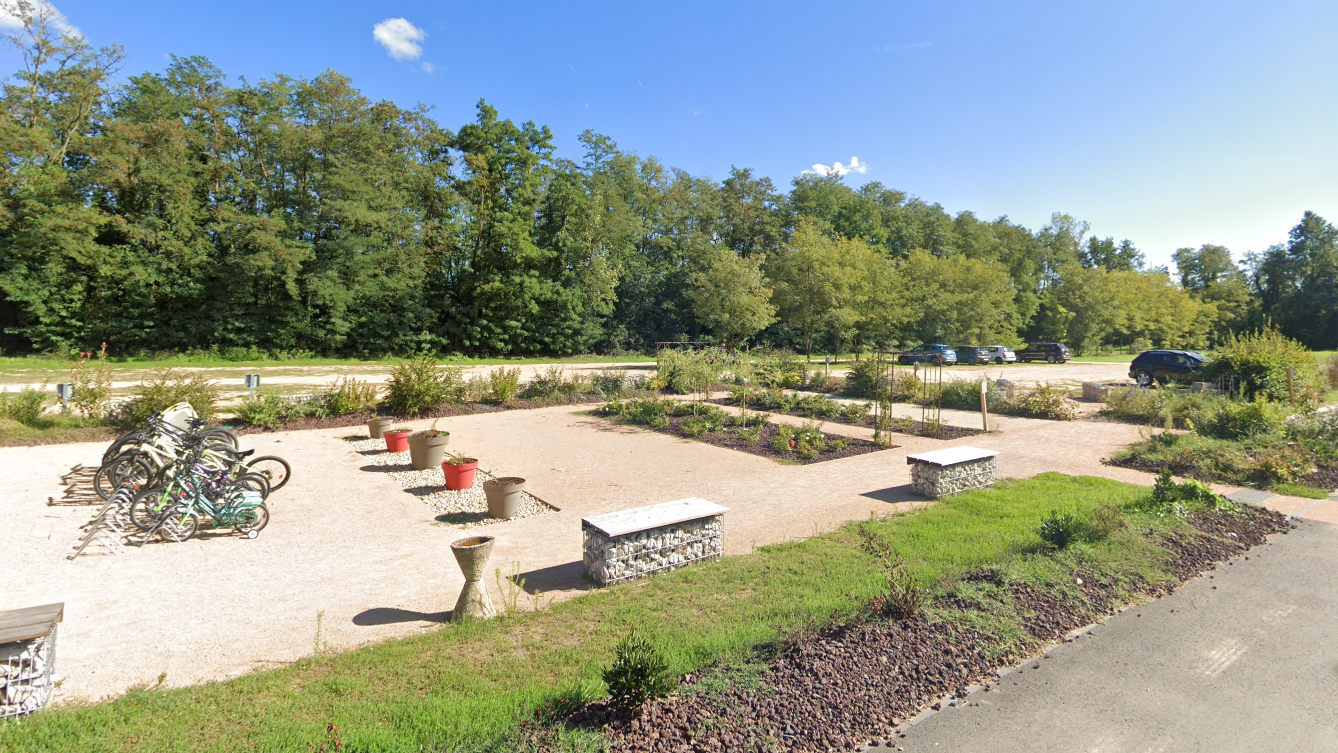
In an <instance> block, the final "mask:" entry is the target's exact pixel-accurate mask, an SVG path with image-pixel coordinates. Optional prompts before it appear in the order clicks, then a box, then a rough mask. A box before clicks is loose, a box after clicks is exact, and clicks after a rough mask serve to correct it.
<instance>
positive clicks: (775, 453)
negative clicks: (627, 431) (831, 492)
mask: <svg viewBox="0 0 1338 753" xmlns="http://www.w3.org/2000/svg"><path fill="white" fill-rule="evenodd" d="M593 415H596V416H599V417H600V418H606V419H610V420H616V417H612V416H608V415H603V414H601V413H599V412H595V413H594V414H593ZM686 418H690V417H689V416H669V417H668V424H667V425H664V426H651V425H649V424H631V423H630V422H623V423H629V425H633V426H639V427H640V428H643V429H649V430H651V431H657V432H659V433H661V434H669V435H672V436H675V437H682V438H683V439H695V440H696V441H698V442H705V443H706V444H711V445H715V446H716V447H726V448H729V449H731V450H739V451H740V452H747V453H750V454H753V455H761V456H762V457H764V458H771V459H772V460H789V461H793V462H796V463H800V464H802V465H809V464H811V463H821V462H824V461H827V460H837V459H840V458H848V457H853V456H855V455H864V454H866V453H870V452H878V451H879V450H890V449H892V448H894V447H896V445H893V444H885V445H876V444H874V443H873V442H870V441H868V440H864V439H851V438H849V437H840V438H839V439H842V440H846V443H845V446H844V447H842V448H841V449H839V450H824V451H822V452H819V453H818V454H817V456H816V457H812V458H804V457H801V456H800V455H799V454H798V453H796V452H794V451H793V450H792V451H790V452H781V451H779V450H776V449H775V448H774V447H772V446H771V442H772V440H773V439H774V438H775V436H776V434H777V433H778V432H780V431H781V429H780V427H779V426H777V425H776V424H763V425H762V426H761V427H758V428H759V437H758V439H757V441H751V440H750V439H748V438H747V437H744V436H740V434H739V427H734V426H726V427H725V428H724V429H721V430H720V431H713V432H708V433H706V434H701V435H699V436H693V435H692V434H691V433H689V432H686V431H684V430H683V421H684V419H686Z"/></svg>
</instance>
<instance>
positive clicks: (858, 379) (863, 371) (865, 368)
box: [846, 358, 890, 398]
mask: <svg viewBox="0 0 1338 753" xmlns="http://www.w3.org/2000/svg"><path fill="white" fill-rule="evenodd" d="M883 369H884V371H883V383H882V385H881V387H882V388H883V389H886V388H887V384H888V383H887V379H888V372H889V371H890V369H888V367H887V364H883ZM877 381H878V361H877V360H875V359H872V358H871V359H868V360H864V361H857V362H856V363H855V365H854V366H851V367H850V371H848V372H846V384H847V388H846V389H847V390H848V391H849V392H850V394H852V395H854V396H855V397H867V398H873V397H878V395H876V394H875V392H876V391H877V389H876V388H877V387H878V386H879V385H877Z"/></svg>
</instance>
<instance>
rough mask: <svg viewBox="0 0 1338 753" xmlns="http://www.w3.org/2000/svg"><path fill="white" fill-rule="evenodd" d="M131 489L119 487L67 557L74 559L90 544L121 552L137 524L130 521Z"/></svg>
mask: <svg viewBox="0 0 1338 753" xmlns="http://www.w3.org/2000/svg"><path fill="white" fill-rule="evenodd" d="M131 491H132V490H131V489H129V488H128V487H119V488H118V489H117V490H116V491H115V492H114V493H113V494H112V496H111V498H110V499H108V500H107V503H106V504H104V505H103V506H102V507H101V508H100V509H99V510H98V511H97V513H96V514H95V515H94V516H93V520H91V521H90V522H89V524H88V532H87V533H85V534H84V536H83V538H82V539H80V541H79V544H78V546H76V547H75V550H74V553H73V554H71V555H70V556H69V557H67V558H66V559H74V558H75V557H78V556H79V555H81V554H83V553H84V552H85V551H86V550H87V549H88V548H89V547H90V546H92V545H94V544H98V545H100V546H102V547H103V548H105V549H106V550H107V551H109V552H111V553H112V554H120V553H121V551H122V550H123V549H125V545H126V544H130V543H134V542H133V541H131V536H132V533H130V532H132V531H134V530H135V526H134V524H133V523H131V522H130V499H131Z"/></svg>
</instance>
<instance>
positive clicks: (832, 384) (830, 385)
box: [804, 369, 846, 392]
mask: <svg viewBox="0 0 1338 753" xmlns="http://www.w3.org/2000/svg"><path fill="white" fill-rule="evenodd" d="M804 387H806V388H808V389H810V390H812V391H814V392H840V391H841V390H843V389H845V387H846V381H845V380H844V379H842V378H840V377H829V376H827V374H826V372H825V371H823V370H822V369H814V370H813V372H812V373H811V374H809V375H808V379H806V380H805V381H804Z"/></svg>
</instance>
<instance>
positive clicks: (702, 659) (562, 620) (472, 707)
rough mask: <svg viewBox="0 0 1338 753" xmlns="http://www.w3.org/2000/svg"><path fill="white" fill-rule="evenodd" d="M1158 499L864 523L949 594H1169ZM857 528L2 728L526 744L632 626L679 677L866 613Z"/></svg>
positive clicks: (15, 741)
mask: <svg viewBox="0 0 1338 753" xmlns="http://www.w3.org/2000/svg"><path fill="white" fill-rule="evenodd" d="M1147 493H1148V492H1147V490H1146V489H1144V488H1141V487H1137V486H1133V485H1130V484H1123V483H1119V482H1114V481H1109V480H1105V479H1098V478H1090V477H1080V478H1074V477H1068V476H1062V475H1059V474H1053V473H1050V474H1043V475H1041V476H1037V477H1035V478H1032V479H1028V480H1022V481H1005V482H1002V483H1000V484H999V485H997V486H996V487H994V488H993V489H990V490H983V491H977V492H970V493H966V494H962V495H958V496H956V497H953V498H951V499H949V500H946V501H943V502H940V503H938V504H936V505H934V506H932V507H929V508H927V509H925V510H923V511H920V512H916V513H913V514H907V515H899V516H894V517H889V518H886V519H883V520H879V521H876V522H870V523H867V524H865V525H869V526H871V528H872V530H874V531H875V532H876V533H878V534H879V535H880V536H881V537H883V538H884V539H885V540H886V541H888V542H889V544H890V545H891V547H892V548H893V549H895V551H896V552H897V553H899V554H900V555H901V556H903V557H904V558H905V559H906V560H907V561H908V562H909V563H910V567H911V568H912V570H913V571H914V573H915V575H916V576H917V577H918V578H919V580H920V582H921V583H923V584H926V585H927V587H928V588H929V589H930V590H931V592H933V594H935V595H942V594H944V593H946V592H947V591H949V590H952V589H956V588H959V587H962V588H968V589H970V588H979V587H980V586H979V585H978V584H967V583H961V584H959V583H957V582H956V578H957V577H958V576H960V575H962V574H964V573H966V572H968V571H971V570H974V569H977V568H981V567H986V566H997V567H1001V568H1004V569H1005V570H1006V571H1007V572H1008V573H1009V574H1010V577H1016V578H1022V579H1025V580H1027V581H1029V582H1031V583H1033V584H1034V585H1035V586H1037V587H1038V588H1043V589H1046V590H1048V591H1050V592H1063V591H1067V590H1071V589H1073V588H1074V586H1073V585H1072V576H1071V574H1072V573H1073V572H1074V571H1075V570H1077V569H1082V570H1084V571H1088V572H1096V573H1099V574H1100V575H1101V577H1103V578H1105V579H1106V580H1108V581H1113V582H1116V583H1120V582H1133V581H1135V580H1138V579H1143V580H1145V581H1149V582H1153V583H1157V582H1163V581H1167V580H1170V579H1171V578H1172V576H1171V575H1170V573H1169V571H1168V569H1167V567H1166V563H1167V560H1168V557H1169V552H1168V551H1167V550H1165V549H1163V548H1162V547H1160V546H1159V545H1158V541H1159V540H1160V538H1161V537H1162V535H1164V533H1166V532H1167V531H1168V530H1170V529H1172V528H1185V529H1186V530H1187V529H1188V527H1187V526H1186V525H1185V524H1184V523H1183V522H1181V521H1179V520H1178V519H1176V518H1174V517H1168V518H1162V517H1156V516H1153V515H1150V514H1147V513H1142V512H1139V511H1138V509H1137V508H1136V506H1135V505H1136V503H1137V502H1139V501H1140V500H1143V499H1144V498H1146V496H1147ZM1107 504H1110V505H1118V506H1122V507H1123V508H1124V510H1125V513H1124V514H1125V516H1126V517H1127V518H1128V520H1129V523H1130V525H1128V526H1127V527H1125V528H1123V529H1119V530H1117V531H1115V533H1114V534H1112V535H1111V536H1110V538H1108V539H1106V540H1103V541H1100V542H1098V543H1075V544H1073V545H1071V546H1069V547H1068V548H1067V549H1065V550H1062V551H1061V552H1059V553H1058V554H1054V553H1049V552H1048V551H1046V550H1045V548H1044V546H1043V544H1042V542H1041V540H1040V538H1039V536H1038V534H1037V528H1038V526H1039V524H1040V522H1041V520H1042V519H1043V518H1044V517H1045V516H1046V515H1047V514H1048V513H1050V512H1051V511H1052V510H1058V511H1060V512H1061V513H1074V514H1078V515H1083V514H1087V513H1090V512H1091V511H1092V510H1093V509H1094V508H1096V507H1097V506H1099V505H1107ZM858 525H860V524H851V525H847V526H844V527H842V528H840V529H838V530H837V531H835V532H832V533H829V534H825V535H822V536H818V537H815V538H812V539H808V540H805V541H800V542H794V543H787V544H782V545H776V546H768V547H763V548H762V549H760V550H758V551H757V552H755V553H753V554H750V555H746V556H740V557H729V558H726V559H724V560H722V561H720V562H716V563H706V564H701V565H697V566H694V567H691V568H687V569H685V570H680V571H677V572H674V573H669V574H666V575H663V576H659V577H656V578H652V579H650V580H647V581H640V582H636V583H632V584H626V585H622V586H618V587H614V588H610V589H607V590H601V591H596V592H592V593H590V594H587V595H584V596H581V597H578V598H574V599H570V600H568V601H565V602H561V603H558V604H555V605H554V606H552V607H551V608H549V609H545V610H542V611H539V612H522V613H516V614H512V615H509V616H507V617H504V618H500V619H497V620H494V621H491V622H488V623H482V624H462V625H449V626H445V627H443V628H441V629H440V630H436V631H433V632H431V633H428V634H425V635H420V636H416V637H412V638H405V639H401V640H394V641H389V642H386V643H381V644H377V645H375V646H369V647H365V648H362V649H359V650H355V651H350V652H347V653H343V654H337V655H313V656H312V657H310V658H307V659H304V660H301V661H299V662H297V663H296V664H294V665H292V666H289V667H286V668H282V669H275V670H267V671H260V672H255V673H252V674H249V675H246V676H243V677H240V678H237V679H233V680H229V681H225V682H217V683H211V684H206V685H200V686H195V687H190V688H182V689H170V690H169V689H141V690H137V691H134V692H131V693H129V694H127V695H125V696H123V697H121V698H119V699H117V700H115V701H112V702H108V703H100V704H90V705H85V704H71V705H66V706H63V707H59V708H55V709H51V710H48V711H46V712H43V713H40V714H37V715H35V716H33V717H31V718H28V719H24V720H21V721H18V722H11V723H8V724H5V723H0V750H5V751H11V752H13V753H28V752H31V751H75V750H77V751H129V750H172V751H235V750H259V751H299V750H306V749H307V747H306V744H307V742H308V741H318V740H320V739H321V738H322V737H323V733H324V729H325V726H326V724H327V723H330V722H333V723H335V724H337V725H339V728H340V731H341V734H342V736H343V738H344V741H345V744H346V746H347V749H349V750H359V751H415V752H417V751H441V750H452V751H454V750H465V751H475V750H499V751H500V750H518V749H521V746H520V744H519V743H518V742H517V740H516V738H515V737H514V736H513V735H514V734H515V730H516V725H517V724H518V723H519V722H520V721H523V720H525V719H527V718H529V717H530V716H531V714H532V713H533V710H534V709H535V707H536V706H537V705H538V704H540V703H541V702H544V701H546V700H550V699H554V698H557V697H569V696H571V695H573V694H575V693H576V692H577V689H578V688H580V689H583V691H582V692H583V694H584V695H586V696H589V695H591V694H599V693H601V692H602V690H603V683H602V680H601V679H600V671H601V668H602V667H603V666H604V665H605V664H607V663H608V661H609V659H610V657H611V654H612V650H613V645H614V643H615V642H616V641H617V640H618V639H619V638H620V637H621V636H622V635H624V634H625V633H626V632H627V631H628V630H630V629H632V628H637V629H639V630H641V631H643V632H644V633H645V634H647V635H648V636H650V637H651V638H652V639H653V640H654V642H655V643H656V644H657V645H658V646H660V647H661V649H662V650H663V651H664V652H665V654H666V655H667V657H668V659H669V661H670V662H671V665H672V669H673V670H674V671H675V672H678V673H684V672H689V671H693V670H696V669H699V668H701V667H704V666H706V665H708V664H712V663H723V664H726V665H730V664H748V663H755V662H756V661H757V660H758V658H759V656H763V655H765V652H766V651H767V650H768V649H769V648H771V647H774V646H775V645H776V644H777V642H778V641H781V640H783V639H784V638H786V637H787V636H789V635H792V634H795V633H796V632H798V631H807V630H811V629H814V628H817V627H820V626H822V625H824V624H827V623H829V622H831V621H833V620H843V619H846V618H849V617H851V616H853V615H854V614H855V613H856V612H858V611H859V610H860V609H861V604H862V602H863V600H864V599H865V598H866V597H867V596H869V595H872V594H874V593H875V592H877V591H878V589H879V588H880V583H881V575H880V573H879V572H878V571H877V569H876V566H875V563H874V561H873V560H872V558H871V557H869V555H867V554H865V553H864V551H863V550H862V549H861V548H860V544H859V540H860V537H859V535H858V531H857V526H858ZM495 564H503V563H495ZM491 587H492V585H491V584H490V588H491ZM1131 593H1132V591H1131ZM524 598H525V597H524V596H522V599H524ZM934 616H937V617H939V618H944V619H952V620H958V621H961V622H964V623H967V624H970V626H971V627H973V628H975V629H977V630H981V631H983V632H984V633H985V634H987V635H989V636H992V650H993V651H995V652H997V653H998V654H999V655H1003V654H1007V653H1009V652H1011V651H1015V650H1017V649H1018V648H1019V647H1026V646H1027V645H1028V641H1029V640H1031V639H1029V638H1027V637H1025V633H1024V631H1023V630H1022V629H1021V627H1020V626H1021V620H1022V618H1021V616H1019V615H1017V614H1014V613H1010V612H1008V611H1007V610H995V611H993V612H991V613H990V614H980V613H974V612H944V613H936V614H935V615H934ZM202 618H204V619H208V618H209V616H207V615H202ZM314 631H315V625H314V624H313V635H314Z"/></svg>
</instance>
